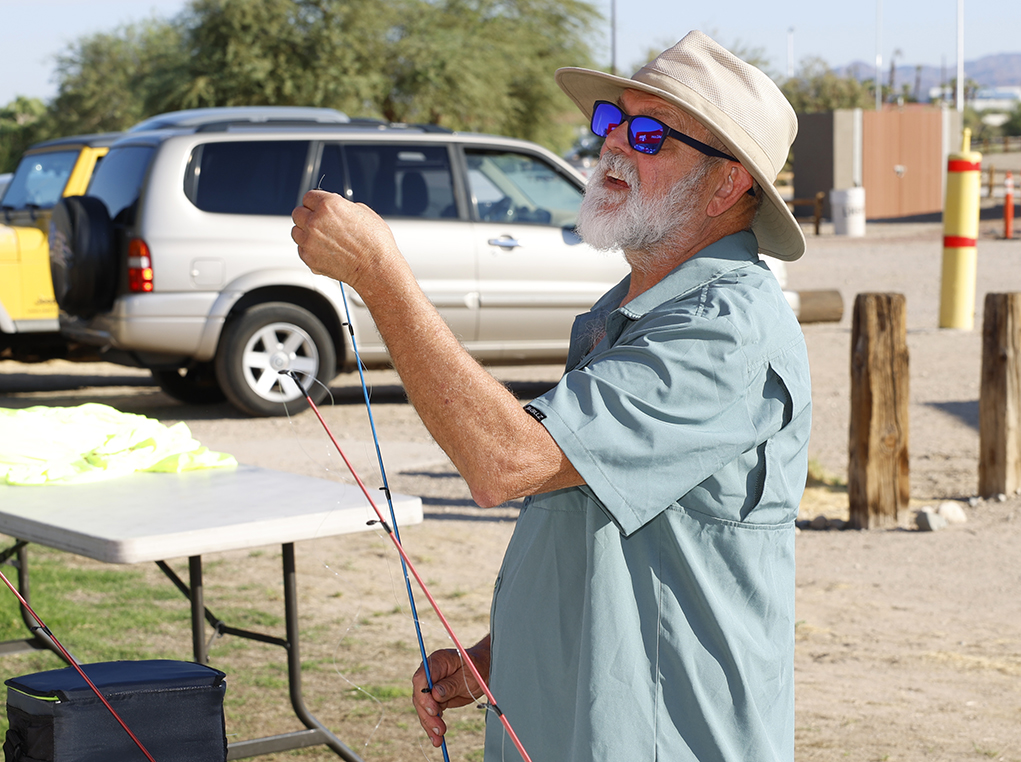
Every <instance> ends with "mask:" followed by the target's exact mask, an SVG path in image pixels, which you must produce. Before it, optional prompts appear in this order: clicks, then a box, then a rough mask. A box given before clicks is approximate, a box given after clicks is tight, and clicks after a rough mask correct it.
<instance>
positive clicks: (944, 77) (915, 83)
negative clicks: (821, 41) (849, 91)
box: [835, 53, 1021, 100]
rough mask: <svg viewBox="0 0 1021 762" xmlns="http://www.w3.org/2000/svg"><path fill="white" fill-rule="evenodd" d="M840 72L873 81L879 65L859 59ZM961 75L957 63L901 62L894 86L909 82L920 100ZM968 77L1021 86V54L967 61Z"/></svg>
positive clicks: (886, 73)
mask: <svg viewBox="0 0 1021 762" xmlns="http://www.w3.org/2000/svg"><path fill="white" fill-rule="evenodd" d="M835 71H836V73H837V74H838V75H840V76H842V77H856V78H857V79H858V80H860V81H863V82H864V81H866V80H868V81H871V80H872V79H873V78H874V77H875V75H876V67H875V64H870V63H866V62H864V61H855V62H854V63H850V64H848V65H847V66H841V67H839V68H837V69H836V70H835ZM881 76H882V80H883V84H884V85H888V84H889V83H890V67H889V65H887V66H886V67H885V68H884V70H883V73H882V75H881ZM955 77H957V66H956V65H955V64H953V63H949V64H947V66H946V68H945V69H941V68H940V67H939V66H917V67H916V66H913V65H909V64H902V65H898V66H896V67H895V68H894V89H895V90H897V91H900V90H901V89H902V88H903V86H904V85H907V86H908V88H909V90H908V91H909V92H910V93H911V94H912V95H917V97H919V99H920V100H926V99H927V98H928V94H929V90H930V88H933V87H939V86H940V85H941V84H945V85H948V86H949V84H950V82H951V81H952V80H953V79H954V78H955ZM964 77H965V79H971V80H974V81H975V82H977V83H978V84H979V86H980V87H1009V86H1021V53H997V54H996V55H991V56H983V57H982V58H979V59H978V60H975V61H965V62H964Z"/></svg>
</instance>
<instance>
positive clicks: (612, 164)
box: [588, 151, 641, 190]
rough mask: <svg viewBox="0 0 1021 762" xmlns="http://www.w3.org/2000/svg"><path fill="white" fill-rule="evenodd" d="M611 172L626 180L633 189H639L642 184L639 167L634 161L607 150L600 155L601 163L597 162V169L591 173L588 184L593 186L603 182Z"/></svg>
mask: <svg viewBox="0 0 1021 762" xmlns="http://www.w3.org/2000/svg"><path fill="white" fill-rule="evenodd" d="M610 173H613V175H614V176H615V177H619V178H620V179H621V180H623V181H624V182H626V183H627V184H628V186H629V187H630V188H631V189H632V190H638V189H639V186H640V185H641V180H640V179H639V177H638V168H637V167H636V166H635V165H634V162H632V161H631V160H630V159H628V158H627V157H626V156H624V155H623V154H620V153H615V152H613V151H606V152H604V153H603V155H602V156H600V157H599V163H598V164H596V167H595V171H594V172H592V173H591V174H590V175H589V180H588V185H589V186H590V187H591V186H594V185H596V184H597V183H602V182H603V181H604V180H605V179H606V176H607V175H608V174H610Z"/></svg>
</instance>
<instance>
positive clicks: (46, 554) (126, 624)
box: [0, 538, 190, 669]
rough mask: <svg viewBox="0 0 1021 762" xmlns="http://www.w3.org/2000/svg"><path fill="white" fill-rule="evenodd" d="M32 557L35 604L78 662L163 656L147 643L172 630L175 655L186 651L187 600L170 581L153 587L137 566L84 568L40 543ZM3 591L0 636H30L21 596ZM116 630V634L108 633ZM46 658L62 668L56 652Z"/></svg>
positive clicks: (50, 667) (32, 548)
mask: <svg viewBox="0 0 1021 762" xmlns="http://www.w3.org/2000/svg"><path fill="white" fill-rule="evenodd" d="M4 539H5V540H6V539H7V538H4ZM29 560H30V573H31V582H32V593H33V595H32V608H33V609H35V611H36V613H38V614H39V616H40V617H42V618H43V620H44V621H45V622H46V624H47V625H48V626H49V627H50V629H51V631H52V632H53V633H54V634H55V635H56V636H57V638H58V639H59V640H60V641H61V643H63V645H64V647H65V648H67V650H68V651H70V652H71V653H72V654H74V656H75V657H76V658H77V659H78V660H79V661H83V662H95V661H111V660H115V659H153V658H165V657H166V655H165V654H164V655H163V657H161V656H160V655H159V654H160V651H159V649H158V648H157V647H156V646H155V645H153V644H152V643H150V642H149V640H150V634H151V633H153V632H173V631H174V630H178V631H179V632H180V633H181V638H180V647H181V649H182V652H181V653H180V654H178V655H177V656H178V657H184V656H186V655H187V652H188V646H189V645H190V641H189V639H188V630H187V620H186V613H185V612H187V602H185V601H184V600H183V598H181V596H180V594H179V593H178V592H177V591H176V590H175V589H174V588H173V587H171V586H170V585H165V586H161V587H158V588H153V587H150V586H149V585H148V584H146V583H145V581H144V578H143V575H142V573H141V572H140V571H138V570H136V569H133V568H119V567H109V566H108V567H101V568H82V567H79V566H76V565H74V564H72V563H69V562H68V556H67V555H66V554H62V553H59V552H57V551H54V550H50V549H48V548H43V547H41V546H37V545H33V546H31V549H30V559H29ZM3 591H4V594H3V595H2V596H0V640H9V639H13V638H23V637H27V635H28V632H27V630H26V629H25V625H24V624H23V622H22V619H21V614H20V607H19V605H18V602H17V600H16V599H15V597H14V595H13V594H12V593H10V592H9V591H8V590H7V589H6V588H3ZM113 631H116V632H117V633H118V637H116V638H111V637H110V635H111V632H113ZM47 660H48V663H49V664H50V666H48V667H43V668H44V669H53V668H56V667H60V666H63V664H61V662H60V661H59V659H58V658H57V657H56V656H55V655H52V654H47Z"/></svg>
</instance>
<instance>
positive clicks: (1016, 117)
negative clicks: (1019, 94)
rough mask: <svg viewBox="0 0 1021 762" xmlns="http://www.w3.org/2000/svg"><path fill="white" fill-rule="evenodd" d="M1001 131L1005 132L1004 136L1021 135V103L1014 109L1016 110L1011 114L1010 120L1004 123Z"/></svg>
mask: <svg viewBox="0 0 1021 762" xmlns="http://www.w3.org/2000/svg"><path fill="white" fill-rule="evenodd" d="M1000 129H1001V130H1003V134H1004V135H1010V136H1017V135H1021V103H1019V104H1018V105H1017V106H1015V107H1014V110H1013V111H1012V112H1010V118H1009V119H1007V121H1006V122H1004V124H1003V126H1002V127H1001V128H1000Z"/></svg>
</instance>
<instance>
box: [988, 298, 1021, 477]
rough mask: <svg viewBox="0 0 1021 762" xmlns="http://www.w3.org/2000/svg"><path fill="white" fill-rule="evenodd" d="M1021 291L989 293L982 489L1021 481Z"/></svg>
mask: <svg viewBox="0 0 1021 762" xmlns="http://www.w3.org/2000/svg"><path fill="white" fill-rule="evenodd" d="M1019 415H1021V294H986V298H985V307H984V316H983V319H982V384H981V388H980V389H979V400H978V420H979V458H978V489H979V494H980V495H982V496H983V497H989V496H991V495H996V494H999V493H1001V492H1002V493H1004V494H1007V495H1010V494H1013V493H1014V492H1015V491H1016V490H1017V489H1018V488H1019V487H1021V421H1019V419H1018V417H1019Z"/></svg>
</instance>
